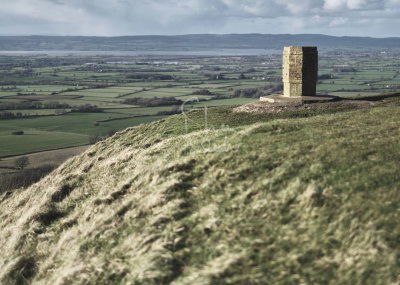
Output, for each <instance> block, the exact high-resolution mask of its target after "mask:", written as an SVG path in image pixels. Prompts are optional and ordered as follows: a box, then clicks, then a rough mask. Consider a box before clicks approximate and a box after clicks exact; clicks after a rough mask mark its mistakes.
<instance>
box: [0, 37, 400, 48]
mask: <svg viewBox="0 0 400 285" xmlns="http://www.w3.org/2000/svg"><path fill="white" fill-rule="evenodd" d="M285 45H303V46H318V47H321V48H329V47H332V48H395V47H396V48H398V47H400V38H369V37H334V36H327V35H318V34H304V35H301V34H300V35H263V34H228V35H181V36H126V37H75V36H66V37H60V36H1V37H0V50H1V51H42V50H71V51H75V50H81V51H111V50H118V51H134V50H194V49H281V48H282V47H283V46H285Z"/></svg>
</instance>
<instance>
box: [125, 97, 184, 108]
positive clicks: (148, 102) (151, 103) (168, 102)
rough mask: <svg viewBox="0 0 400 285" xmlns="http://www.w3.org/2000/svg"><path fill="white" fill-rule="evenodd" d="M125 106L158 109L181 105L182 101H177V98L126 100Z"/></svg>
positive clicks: (137, 98)
mask: <svg viewBox="0 0 400 285" xmlns="http://www.w3.org/2000/svg"><path fill="white" fill-rule="evenodd" d="M124 103H125V104H129V105H138V106H143V107H157V106H172V105H181V104H182V103H183V102H182V100H179V99H176V98H175V97H161V98H159V97H153V98H140V97H136V98H130V99H126V100H125V102H124Z"/></svg>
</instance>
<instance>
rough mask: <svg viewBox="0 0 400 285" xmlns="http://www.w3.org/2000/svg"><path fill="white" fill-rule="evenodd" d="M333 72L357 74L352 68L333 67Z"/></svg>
mask: <svg viewBox="0 0 400 285" xmlns="http://www.w3.org/2000/svg"><path fill="white" fill-rule="evenodd" d="M333 72H336V73H338V72H357V69H355V68H354V67H335V68H334V69H333Z"/></svg>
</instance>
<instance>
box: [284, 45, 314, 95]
mask: <svg viewBox="0 0 400 285" xmlns="http://www.w3.org/2000/svg"><path fill="white" fill-rule="evenodd" d="M282 67H283V71H282V79H283V96H286V97H298V96H316V90H317V79H318V50H317V47H299V46H297V47H293V46H291V47H285V48H284V49H283V66H282Z"/></svg>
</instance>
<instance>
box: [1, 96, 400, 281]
mask: <svg viewBox="0 0 400 285" xmlns="http://www.w3.org/2000/svg"><path fill="white" fill-rule="evenodd" d="M398 108H399V105H398V104H396V105H392V106H386V107H373V108H366V109H359V110H336V111H335V112H334V113H328V112H317V113H313V112H312V111H307V112H294V113H292V114H286V115H285V116H286V117H283V115H282V114H279V115H271V114H243V113H232V108H227V107H224V108H213V109H210V110H209V111H208V115H209V121H208V124H209V125H213V126H216V127H217V128H216V129H204V122H203V121H202V118H203V116H204V114H203V113H202V112H201V111H192V112H189V113H187V116H189V117H190V119H191V120H189V121H188V122H189V125H188V126H187V130H188V133H186V128H185V120H184V118H183V116H182V115H176V116H172V117H169V118H167V119H163V120H160V121H157V122H154V123H150V124H144V125H141V126H139V127H136V128H131V129H127V130H125V131H122V132H118V133H117V134H116V135H115V136H113V137H111V138H109V139H107V140H106V141H103V142H99V143H97V144H96V145H94V146H92V147H91V148H90V149H88V150H87V151H86V152H85V153H84V154H82V155H80V156H77V157H74V158H72V159H70V160H69V161H67V162H66V163H64V164H63V165H62V166H60V167H59V168H58V169H57V170H55V171H54V172H53V173H52V174H50V175H49V176H47V177H46V178H44V179H43V180H41V181H40V182H38V183H37V184H35V185H33V186H31V187H30V188H28V189H25V190H24V189H20V190H18V191H16V192H14V193H5V194H3V195H2V196H0V251H1V252H3V253H4V254H2V255H1V256H0V283H2V284H3V283H4V284H24V283H25V284H50V283H51V284H66V283H77V284H83V283H92V284H104V283H107V284H165V283H167V284H210V283H218V284H232V283H234V284H249V283H250V284H265V282H266V280H268V282H271V283H274V284H287V283H307V284H310V283H319V284H321V283H327V282H331V281H332V280H336V281H337V283H347V284H349V283H357V282H361V283H368V282H371V283H374V282H375V283H380V282H383V283H391V282H392V283H395V282H396V281H398V276H399V273H400V272H399V269H398V268H399V267H398V255H399V254H400V248H399V243H398V237H399V236H400V234H399V233H400V230H399V229H398V226H397V223H396V218H397V215H398V203H399V202H400V195H399V194H398V191H397V190H398V189H399V186H400V185H399V181H400V179H399V178H400V177H399V173H400V171H399V170H400V169H399V164H398V163H397V162H398V161H399V159H400V151H399V150H400V144H399V141H398V135H399V127H398V121H399V119H400V113H399V112H398ZM376 118H379V120H377V119H376ZM201 122H203V123H201ZM222 124H224V125H229V128H225V129H224V128H221V129H219V126H221V125H222ZM227 143H228V144H229V145H230V148H224V146H226V144H227ZM214 146H217V148H214ZM219 146H221V147H222V148H219Z"/></svg>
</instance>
